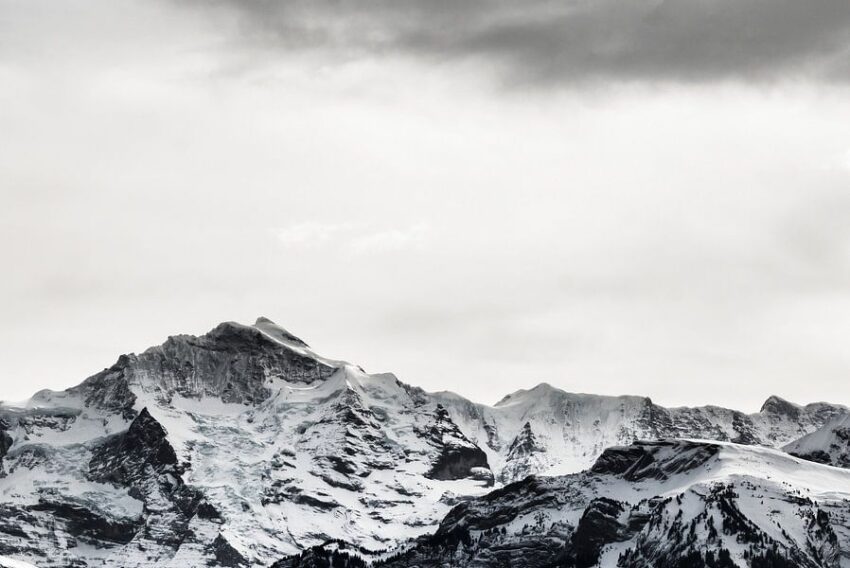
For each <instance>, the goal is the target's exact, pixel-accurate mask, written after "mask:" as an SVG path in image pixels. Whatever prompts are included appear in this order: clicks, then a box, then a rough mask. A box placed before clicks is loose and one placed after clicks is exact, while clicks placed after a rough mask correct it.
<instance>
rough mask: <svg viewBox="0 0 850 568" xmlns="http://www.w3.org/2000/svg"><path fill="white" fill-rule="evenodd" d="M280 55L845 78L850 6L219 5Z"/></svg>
mask: <svg viewBox="0 0 850 568" xmlns="http://www.w3.org/2000/svg"><path fill="white" fill-rule="evenodd" d="M221 1H223V2H224V3H225V5H227V6H229V7H230V8H232V9H234V10H237V11H238V13H239V14H240V15H241V16H243V17H244V23H245V24H246V25H245V27H244V28H243V29H244V31H245V32H246V37H250V38H251V39H252V40H254V41H259V42H261V43H263V44H264V45H275V46H282V47H285V48H287V49H293V50H294V49H323V50H331V51H332V52H338V53H339V54H340V55H344V56H346V57H347V58H350V57H352V56H356V55H357V54H361V55H363V54H365V55H376V54H377V55H380V54H394V55H398V54H404V55H410V56H414V57H418V58H427V59H430V60H449V61H454V60H464V59H471V58H482V59H486V60H491V61H492V62H493V63H495V64H497V65H498V68H500V69H501V70H503V71H504V73H505V78H506V79H507V80H508V81H510V82H517V83H523V82H525V83H534V84H536V83H558V84H564V83H570V82H583V81H588V80H594V79H602V80H609V79H621V80H673V81H686V82H699V81H716V80H725V79H733V80H745V81H750V80H756V81H765V80H772V79H774V78H778V77H788V76H793V77H801V78H810V79H816V80H825V81H843V80H846V79H847V78H848V77H850V2H848V1H847V0H806V1H801V0H573V1H563V0H562V1H557V2H556V1H549V0H527V1H524V2H513V1H505V0H465V1H449V0H362V1H338V0H317V1H298V0H294V1H293V0H279V1H273V0H221Z"/></svg>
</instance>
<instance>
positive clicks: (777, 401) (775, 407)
mask: <svg viewBox="0 0 850 568" xmlns="http://www.w3.org/2000/svg"><path fill="white" fill-rule="evenodd" d="M759 412H768V413H771V414H780V415H783V416H796V415H797V414H799V413H800V407H799V406H798V405H796V404H794V403H793V402H788V401H787V400H785V399H784V398H781V397H778V396H776V395H771V396H769V397H767V400H765V401H764V404H762V405H761V410H759Z"/></svg>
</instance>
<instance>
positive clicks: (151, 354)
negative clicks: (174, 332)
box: [125, 320, 336, 404]
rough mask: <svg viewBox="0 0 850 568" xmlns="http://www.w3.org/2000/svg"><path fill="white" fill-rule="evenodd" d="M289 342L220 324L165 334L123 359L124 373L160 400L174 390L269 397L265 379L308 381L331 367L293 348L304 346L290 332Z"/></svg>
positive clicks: (252, 400) (239, 398) (254, 399)
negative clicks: (156, 343)
mask: <svg viewBox="0 0 850 568" xmlns="http://www.w3.org/2000/svg"><path fill="white" fill-rule="evenodd" d="M266 321H267V320H266ZM288 337H292V336H288ZM292 343H293V345H292V346H291V347H290V346H287V345H284V344H281V343H280V342H278V341H275V339H274V338H272V337H270V336H269V335H267V334H266V333H264V332H263V331H261V330H260V329H257V328H256V327H253V326H243V325H240V324H236V323H230V322H229V323H223V324H221V325H219V326H218V327H216V328H215V329H213V330H212V331H210V332H209V333H208V334H206V335H204V336H201V337H194V336H187V335H180V336H174V337H169V338H168V340H167V341H166V342H165V343H163V344H162V345H161V346H159V347H153V348H151V349H148V350H147V351H145V352H144V353H142V354H141V355H138V356H133V357H132V358H131V359H128V361H127V365H126V370H125V374H127V375H129V379H128V380H129V381H130V382H132V383H135V384H139V385H141V386H142V388H145V389H153V390H154V392H156V393H157V396H158V397H159V398H160V399H161V400H162V401H163V402H168V401H170V400H171V397H173V396H175V395H179V396H183V397H186V398H203V397H216V398H220V399H221V400H222V401H223V402H225V403H244V404H257V403H260V402H262V401H264V400H266V399H267V398H268V397H269V396H270V394H271V391H270V389H269V387H268V385H267V382H268V380H269V379H271V378H274V377H281V378H283V377H285V378H286V380H287V381H289V382H298V383H305V384H309V383H312V382H314V381H320V380H323V379H326V378H327V377H329V376H330V375H331V374H332V373H333V372H334V371H335V370H336V369H335V368H334V367H333V366H331V365H328V364H325V363H323V362H320V361H319V360H317V359H316V358H313V357H310V356H309V355H306V354H304V353H302V352H299V350H298V347H301V346H306V344H304V342H303V341H301V340H300V339H297V338H294V337H293V338H292Z"/></svg>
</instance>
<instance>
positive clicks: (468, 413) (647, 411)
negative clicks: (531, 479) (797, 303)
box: [434, 383, 847, 483]
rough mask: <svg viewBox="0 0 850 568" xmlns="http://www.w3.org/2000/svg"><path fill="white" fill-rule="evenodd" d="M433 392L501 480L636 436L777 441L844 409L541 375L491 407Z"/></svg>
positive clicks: (571, 461) (573, 468)
mask: <svg viewBox="0 0 850 568" xmlns="http://www.w3.org/2000/svg"><path fill="white" fill-rule="evenodd" d="M434 396H435V397H437V398H439V399H440V400H441V403H442V404H443V405H444V406H446V408H448V409H449V410H450V412H451V414H452V417H453V419H454V420H455V422H456V423H457V424H458V425H460V427H461V429H462V430H463V431H464V432H465V433H466V434H467V436H468V437H469V438H470V439H471V440H472V441H474V442H476V443H477V444H478V445H479V446H480V447H481V448H482V449H484V450H485V451H486V452H487V453H488V459H489V462H490V465H491V466H492V467H493V469H494V471H495V472H496V474H497V477H498V479H499V480H500V481H502V482H506V483H507V482H511V481H515V480H518V479H522V478H523V477H525V476H526V475H530V474H543V475H563V474H567V473H573V472H577V471H581V470H582V469H585V468H587V467H589V466H590V465H591V464H592V463H593V461H594V460H595V459H596V458H597V457H598V456H599V454H600V453H602V451H603V450H604V449H605V448H607V447H609V446H613V445H618V444H629V443H631V442H632V441H634V440H641V439H642V440H647V439H662V438H683V437H684V438H704V439H711V440H720V441H732V442H738V443H743V444H758V445H765V446H769V447H781V446H782V445H784V444H787V443H789V442H791V441H792V440H795V439H797V438H799V437H800V436H803V435H805V434H808V433H810V432H813V431H814V430H816V429H818V428H820V427H821V426H823V425H824V424H825V423H827V422H828V421H830V420H831V419H834V418H836V417H840V416H846V415H847V409H846V408H845V407H843V406H839V405H833V404H827V403H815V404H810V405H807V406H798V405H795V404H792V403H789V402H787V401H784V400H782V399H780V398H778V397H775V396H774V397H770V398H769V399H768V400H767V401H766V402H765V404H764V405H763V406H762V408H761V410H760V411H759V412H757V413H755V414H745V413H743V412H739V411H736V410H729V409H726V408H720V407H716V406H705V407H698V408H664V407H662V406H659V405H657V404H654V403H653V402H652V400H650V399H649V398H647V397H637V396H618V397H606V396H598V395H587V394H575V393H567V392H564V391H562V390H560V389H557V388H554V387H552V386H550V385H548V384H545V383H544V384H541V385H538V386H536V387H534V388H533V389H530V390H521V391H517V392H516V393H513V394H511V395H508V396H506V397H505V398H504V399H502V400H501V401H499V402H498V403H497V404H496V405H495V406H493V407H488V406H484V405H478V404H473V403H470V402H469V401H467V400H465V399H463V398H461V397H458V396H457V395H453V394H451V393H437V394H435V395H434Z"/></svg>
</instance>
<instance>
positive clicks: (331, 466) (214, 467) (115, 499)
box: [0, 317, 848, 568]
mask: <svg viewBox="0 0 850 568" xmlns="http://www.w3.org/2000/svg"><path fill="white" fill-rule="evenodd" d="M770 400H773V399H770ZM789 408H792V409H793V410H789ZM847 415H848V411H847V409H846V408H844V407H842V406H838V405H830V404H826V403H819V404H816V405H808V406H805V407H800V406H796V405H791V404H790V403H785V402H784V401H780V399H776V401H774V402H771V403H770V404H767V403H766V404H765V406H764V408H763V409H762V410H761V411H760V412H758V413H755V414H744V413H741V412H738V411H734V410H728V409H723V408H718V407H711V406H708V407H701V408H673V409H668V408H664V407H661V406H658V405H656V404H654V403H653V402H652V401H651V400H650V399H648V398H646V397H635V396H623V397H605V396H596V395H588V394H573V393H568V392H565V391H562V390H560V389H557V388H555V387H553V386H551V385H548V384H545V383H544V384H541V385H539V386H537V387H535V388H533V389H530V390H525V391H517V392H516V393H513V394H511V395H508V396H506V397H505V398H504V399H502V400H501V401H500V402H499V403H498V404H496V405H495V406H487V405H482V404H477V403H475V402H472V401H469V400H466V399H464V398H463V397H460V396H458V395H456V394H453V393H427V392H425V391H423V390H421V389H419V388H417V387H414V386H410V385H408V384H405V383H403V382H401V381H399V380H398V379H397V378H396V377H395V376H394V375H392V374H368V373H365V372H364V371H363V370H362V369H360V368H359V367H357V366H355V365H352V364H349V363H346V362H344V361H338V360H334V359H329V358H326V357H323V356H321V355H318V354H317V353H316V352H314V351H313V350H312V349H311V348H310V347H309V346H308V345H307V344H306V343H305V342H304V341H302V340H301V339H299V338H298V337H296V336H295V335H293V334H291V333H290V332H288V331H287V330H285V329H284V328H282V327H280V326H278V325H276V324H274V323H273V322H272V321H271V320H269V319H267V318H262V317H261V318H258V319H257V321H256V323H255V324H253V325H243V324H239V323H234V322H226V323H222V324H220V325H218V326H216V327H215V328H214V329H212V330H211V331H210V332H208V333H206V334H204V335H201V336H191V335H176V336H172V337H169V338H168V339H167V340H166V341H165V342H164V343H163V344H162V345H159V346H156V347H151V348H150V349H147V350H146V351H144V352H143V353H140V354H128V355H122V356H120V357H119V358H118V360H117V362H116V363H115V364H114V365H112V366H111V367H108V368H107V369H104V370H103V371H101V372H99V373H97V374H95V375H93V376H92V377H89V378H88V379H86V380H85V381H83V382H82V383H81V384H80V385H78V386H76V387H73V388H70V389H68V390H65V391H61V392H54V391H41V392H39V393H37V394H36V395H35V396H33V398H32V399H31V400H30V401H28V402H27V403H26V404H24V405H22V406H11V405H0V475H2V477H0V555H6V556H10V557H15V558H20V559H22V560H26V561H28V562H31V563H34V564H36V565H38V566H41V567H43V568H52V567H57V568H58V567H63V568H64V567H67V566H92V567H97V566H110V567H122V568H132V567H142V566H158V567H175V568H177V567H181V568H182V567H186V566H262V565H269V564H271V563H273V562H275V561H277V560H279V559H280V558H282V557H284V556H287V555H294V554H298V553H300V551H303V550H305V549H308V548H310V547H312V546H315V545H321V544H322V543H326V542H328V541H334V542H347V543H350V545H352V546H356V547H362V548H363V549H372V550H382V549H393V548H395V547H398V546H399V545H401V544H403V543H405V542H407V541H408V540H409V539H418V538H422V539H426V538H428V535H429V534H430V533H432V532H433V531H435V530H437V529H438V528H439V530H443V529H442V528H440V527H443V526H446V525H445V523H446V520H445V518H448V517H446V515H455V516H456V515H457V514H458V513H457V509H456V507H463V506H464V503H466V502H475V501H470V499H479V498H480V499H484V500H485V502H486V500H487V499H491V498H492V499H500V498H501V497H498V496H499V495H507V494H510V493H511V492H513V491H523V490H524V489H522V488H523V487H526V486H524V485H516V483H515V482H519V483H526V484H527V483H536V482H529V481H527V480H526V481H522V480H524V479H526V478H527V477H528V476H533V475H537V476H540V475H547V476H548V475H575V474H576V472H579V471H582V470H586V469H588V468H591V466H594V463H595V464H596V466H594V467H595V468H599V467H601V466H600V464H609V465H606V466H605V467H606V468H607V469H606V470H605V471H606V472H607V473H610V474H612V475H613V473H612V472H613V471H614V470H613V469H612V467H614V465H616V462H617V460H629V459H633V458H634V459H637V458H636V457H635V456H637V454H634V455H632V454H633V453H634V452H633V451H632V450H628V451H626V450H618V451H619V453H616V452H614V453H611V452H612V450H609V449H608V448H611V447H612V446H616V447H629V446H630V445H631V444H634V443H635V442H636V440H661V439H669V438H700V439H708V440H718V441H724V442H735V443H739V444H746V445H761V446H768V447H781V446H784V445H786V444H789V443H792V442H794V441H795V440H797V439H799V438H801V437H803V436H806V435H808V434H811V433H812V432H815V431H818V430H819V429H821V428H825V427H830V426H829V425H833V424H837V423H838V421H840V420H841V419H842V418H844V417H846V416H847ZM826 438H827V437H824V439H826ZM817 439H821V438H817ZM829 439H830V440H832V439H833V438H829ZM809 445H810V444H807V447H808V446H809ZM671 447H672V448H673V449H672V450H669V452H681V456H679V458H676V456H670V455H667V454H665V455H667V457H666V458H665V459H669V460H670V462H671V463H676V464H679V465H677V466H675V467H674V466H672V465H671V466H670V467H671V468H674V469H669V468H668V467H667V466H664V468H663V469H661V470H658V471H660V472H662V473H663V474H664V475H668V476H669V474H670V472H673V473H676V472H678V471H679V470H678V469H675V468H681V467H685V465H687V464H690V463H695V462H694V461H693V460H694V459H696V458H695V457H693V456H692V454H693V452H691V451H690V450H688V451H687V452H685V450H684V447H685V446H683V445H681V444H679V445H674V446H671ZM666 451H667V450H665V452H666ZM700 451H702V450H700ZM630 452H631V453H630ZM669 452H668V454H669ZM697 453H699V452H697ZM652 455H653V456H656V455H658V454H652ZM700 455H701V454H700ZM600 456H602V457H600ZM606 456H607V457H606ZM688 456H691V457H688ZM640 459H641V460H647V459H650V458H648V457H644V458H640ZM652 459H656V458H652ZM612 460H613V461H612ZM642 463H643V462H642ZM616 467H620V466H616ZM591 471H594V470H591ZM596 471H597V473H599V474H601V473H602V472H601V471H598V470H596ZM650 471H656V470H653V469H652V468H650V467H649V466H647V465H646V464H644V465H642V466H641V468H640V472H650ZM617 475H619V477H617V479H621V478H622V479H625V474H623V475H620V474H617ZM630 475H631V474H630ZM635 475H637V474H635ZM647 475H650V474H649V473H640V476H641V479H643V478H644V477H646V476H647ZM657 475H661V474H656V473H652V474H651V475H650V476H651V477H652V476H656V477H657ZM615 477H616V475H615ZM612 483H613V482H612ZM617 483H619V481H618V482H617ZM493 489H495V490H496V492H495V493H489V492H490V491H492V490H493ZM505 492H508V493H507V494H506V493H505ZM488 495H489V496H488ZM490 496H494V497H490ZM599 507H600V509H599V511H597V512H596V513H593V514H594V515H596V514H603V515H607V514H609V513H605V511H608V509H607V508H606V507H608V505H599ZM612 507H614V508H615V509H616V507H615V506H613V505H612ZM612 510H613V509H612ZM588 514H590V513H588ZM611 514H613V513H611ZM441 522H442V524H441ZM511 530H513V529H511ZM618 530H619V529H618ZM437 534H440V533H439V531H438V533H437ZM423 542H425V541H423Z"/></svg>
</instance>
